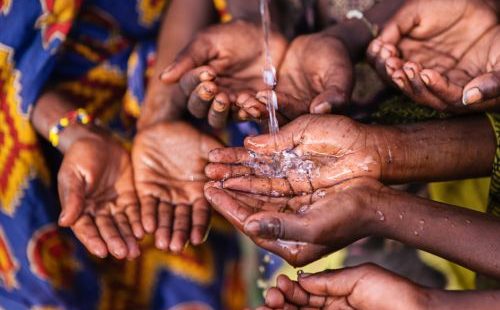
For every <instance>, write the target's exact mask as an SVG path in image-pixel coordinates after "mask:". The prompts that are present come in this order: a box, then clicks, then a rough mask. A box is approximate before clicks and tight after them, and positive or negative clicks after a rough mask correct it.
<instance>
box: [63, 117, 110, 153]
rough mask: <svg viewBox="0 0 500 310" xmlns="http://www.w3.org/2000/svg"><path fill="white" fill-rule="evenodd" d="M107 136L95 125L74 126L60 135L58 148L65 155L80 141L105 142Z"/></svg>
mask: <svg viewBox="0 0 500 310" xmlns="http://www.w3.org/2000/svg"><path fill="white" fill-rule="evenodd" d="M106 135H107V134H106V132H105V131H104V130H103V129H102V128H99V127H97V126H95V125H81V124H72V125H70V126H68V127H67V128H66V129H65V130H64V131H63V132H62V133H61V134H60V137H59V145H58V146H57V148H58V149H59V151H61V153H63V154H64V153H66V152H67V151H68V149H69V148H70V147H71V146H72V145H73V144H75V143H76V142H78V141H80V140H84V139H85V140H94V141H103V140H105V139H106Z"/></svg>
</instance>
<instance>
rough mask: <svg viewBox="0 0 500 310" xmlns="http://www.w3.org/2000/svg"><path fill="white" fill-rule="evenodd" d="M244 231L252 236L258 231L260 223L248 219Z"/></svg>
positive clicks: (256, 234) (257, 233)
mask: <svg viewBox="0 0 500 310" xmlns="http://www.w3.org/2000/svg"><path fill="white" fill-rule="evenodd" d="M244 229H245V232H246V233H247V234H249V235H252V236H258V235H259V233H260V223H259V222H258V221H250V222H249V223H247V224H245V228H244Z"/></svg>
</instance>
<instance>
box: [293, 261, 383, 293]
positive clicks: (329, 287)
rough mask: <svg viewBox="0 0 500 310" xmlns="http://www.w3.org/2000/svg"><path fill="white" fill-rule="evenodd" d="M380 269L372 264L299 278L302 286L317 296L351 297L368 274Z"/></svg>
mask: <svg viewBox="0 0 500 310" xmlns="http://www.w3.org/2000/svg"><path fill="white" fill-rule="evenodd" d="M375 269H378V267H375V266H374V265H371V264H366V265H361V266H358V267H352V268H344V269H339V270H325V271H323V272H320V273H316V274H312V275H308V274H306V275H302V276H300V277H299V278H298V282H299V284H300V286H302V287H303V288H304V289H305V290H306V291H308V292H309V293H311V294H315V295H323V296H332V297H333V296H349V295H350V294H352V293H353V289H354V287H355V285H356V283H357V282H358V281H359V280H360V279H362V278H363V277H364V276H365V275H366V274H368V273H370V272H373V271H374V270H375Z"/></svg>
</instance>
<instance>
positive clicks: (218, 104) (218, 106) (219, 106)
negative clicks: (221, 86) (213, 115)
mask: <svg viewBox="0 0 500 310" xmlns="http://www.w3.org/2000/svg"><path fill="white" fill-rule="evenodd" d="M213 107H214V110H215V111H216V112H224V111H225V110H226V105H225V104H224V103H223V102H220V101H219V100H217V99H215V100H214V105H213Z"/></svg>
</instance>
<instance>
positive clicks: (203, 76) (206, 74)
mask: <svg viewBox="0 0 500 310" xmlns="http://www.w3.org/2000/svg"><path fill="white" fill-rule="evenodd" d="M213 78H214V75H213V74H212V73H210V72H208V71H203V72H202V73H200V80H202V81H210V80H213Z"/></svg>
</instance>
